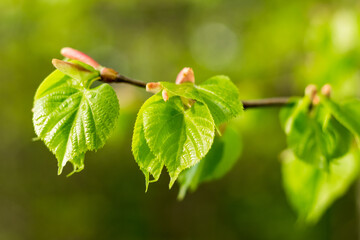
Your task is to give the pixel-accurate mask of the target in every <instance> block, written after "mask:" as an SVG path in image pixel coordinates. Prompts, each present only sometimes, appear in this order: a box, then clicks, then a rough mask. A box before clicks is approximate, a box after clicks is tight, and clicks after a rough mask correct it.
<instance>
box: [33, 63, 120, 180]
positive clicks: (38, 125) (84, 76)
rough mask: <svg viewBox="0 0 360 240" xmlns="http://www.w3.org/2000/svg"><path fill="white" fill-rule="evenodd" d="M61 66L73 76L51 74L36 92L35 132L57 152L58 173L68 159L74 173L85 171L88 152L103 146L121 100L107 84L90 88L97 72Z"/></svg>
mask: <svg viewBox="0 0 360 240" xmlns="http://www.w3.org/2000/svg"><path fill="white" fill-rule="evenodd" d="M62 67H64V68H66V69H65V70H64V69H63V70H64V71H65V72H67V73H69V72H70V73H69V74H70V75H71V76H72V77H70V76H69V75H66V74H64V73H62V72H60V71H59V70H55V71H54V72H53V73H51V74H50V75H49V76H48V77H47V78H46V79H45V80H44V81H43V82H42V83H41V85H40V87H39V88H38V90H37V92H36V94H35V101H34V115H33V123H34V128H35V132H36V134H37V136H38V137H39V138H40V139H41V140H43V141H44V142H45V144H46V146H47V147H48V148H49V149H50V150H51V151H52V152H53V153H54V154H55V156H56V158H57V160H58V167H59V171H58V173H59V174H61V172H62V169H63V167H64V166H65V164H66V163H67V162H71V163H72V164H73V167H74V172H76V171H80V170H82V169H83V167H84V155H85V152H86V151H88V150H97V149H99V148H101V147H102V146H103V145H104V143H105V141H106V140H107V138H108V137H109V135H110V133H111V132H112V130H113V129H114V128H115V123H116V119H117V117H118V114H119V103H118V99H117V97H116V94H115V92H114V90H113V89H112V88H111V87H110V86H109V85H108V84H102V85H100V86H98V87H96V88H90V86H91V84H92V83H93V82H94V81H95V80H97V79H98V77H99V74H98V73H97V72H95V71H94V72H90V73H89V72H88V71H87V70H86V71H85V70H84V69H83V68H81V67H76V68H74V69H69V67H70V68H71V67H72V65H64V66H62ZM62 67H60V68H62ZM89 69H90V68H89ZM79 71H80V72H79ZM81 71H83V72H82V73H81ZM78 76H81V77H78ZM73 77H76V78H73Z"/></svg>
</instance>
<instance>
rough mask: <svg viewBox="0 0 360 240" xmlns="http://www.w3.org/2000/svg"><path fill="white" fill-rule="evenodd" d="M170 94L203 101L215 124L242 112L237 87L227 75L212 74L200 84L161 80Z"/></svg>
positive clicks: (217, 124)
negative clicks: (212, 75)
mask: <svg viewBox="0 0 360 240" xmlns="http://www.w3.org/2000/svg"><path fill="white" fill-rule="evenodd" d="M161 85H162V86H163V87H164V89H166V90H167V91H168V93H169V94H170V95H175V96H181V97H185V98H190V99H194V100H197V101H200V102H203V103H205V104H206V105H207V106H208V108H209V110H210V112H211V115H212V116H213V118H214V121H215V124H216V126H219V125H220V124H221V123H223V122H226V121H229V120H230V119H232V118H235V117H237V116H239V115H240V114H241V113H242V112H243V106H242V103H241V100H240V96H239V91H238V89H237V87H236V86H235V85H234V84H233V83H232V82H231V80H230V79H229V78H228V77H227V76H214V77H212V78H210V79H208V80H206V81H205V82H203V83H201V84H200V85H195V84H192V83H183V84H174V83H168V82H161Z"/></svg>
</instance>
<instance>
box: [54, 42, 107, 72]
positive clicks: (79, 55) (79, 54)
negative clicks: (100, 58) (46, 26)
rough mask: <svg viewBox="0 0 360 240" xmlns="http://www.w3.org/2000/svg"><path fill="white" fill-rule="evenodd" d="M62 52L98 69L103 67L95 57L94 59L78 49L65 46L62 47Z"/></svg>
mask: <svg viewBox="0 0 360 240" xmlns="http://www.w3.org/2000/svg"><path fill="white" fill-rule="evenodd" d="M61 54H62V55H63V56H64V57H67V58H70V59H73V60H78V61H80V62H83V63H86V64H88V65H90V66H92V67H93V68H95V69H96V70H100V68H101V65H100V64H99V63H97V62H96V61H95V60H94V59H92V58H91V57H89V56H88V55H86V54H85V53H83V52H80V51H78V50H76V49H73V48H69V47H65V48H62V49H61Z"/></svg>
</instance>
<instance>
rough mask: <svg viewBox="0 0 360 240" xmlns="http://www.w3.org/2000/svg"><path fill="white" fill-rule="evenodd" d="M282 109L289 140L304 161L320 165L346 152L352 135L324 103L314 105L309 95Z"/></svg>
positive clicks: (281, 114)
mask: <svg viewBox="0 0 360 240" xmlns="http://www.w3.org/2000/svg"><path fill="white" fill-rule="evenodd" d="M294 101H295V102H294V103H293V104H292V106H288V107H284V108H283V109H282V111H281V112H280V121H281V123H282V126H283V129H284V131H285V133H286V134H287V143H288V146H289V148H291V149H292V150H293V152H294V154H295V155H296V156H297V157H298V158H299V159H301V160H303V161H306V162H308V163H311V164H313V165H315V166H317V167H319V168H326V167H327V166H328V162H329V161H331V160H332V159H335V158H338V157H341V156H343V155H344V154H346V153H347V152H348V150H349V147H350V145H351V140H352V136H351V134H350V132H349V131H348V130H347V129H346V128H345V127H344V126H342V125H341V124H340V123H339V122H338V121H337V120H336V119H335V118H334V117H333V116H332V115H331V112H329V111H328V109H327V108H325V107H324V106H323V105H322V104H319V105H317V106H312V107H311V109H310V104H311V101H310V99H309V98H308V97H304V98H303V99H297V100H294Z"/></svg>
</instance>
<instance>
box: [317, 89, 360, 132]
mask: <svg viewBox="0 0 360 240" xmlns="http://www.w3.org/2000/svg"><path fill="white" fill-rule="evenodd" d="M320 98H321V102H322V103H323V104H324V106H325V107H326V108H328V109H329V111H330V112H331V114H333V115H334V117H335V118H336V119H337V120H338V121H339V122H340V123H341V124H342V125H344V126H345V127H346V128H348V129H349V130H350V131H351V132H352V134H354V135H355V136H358V137H360V121H359V119H360V100H357V99H353V100H349V101H347V102H344V103H343V104H337V103H335V102H334V101H333V100H331V99H329V98H328V97H326V96H320Z"/></svg>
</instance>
